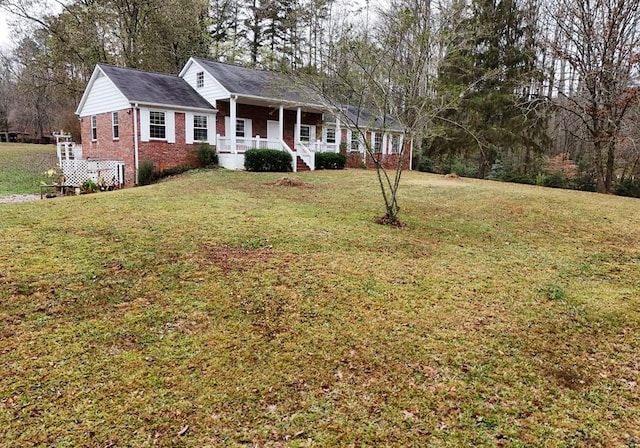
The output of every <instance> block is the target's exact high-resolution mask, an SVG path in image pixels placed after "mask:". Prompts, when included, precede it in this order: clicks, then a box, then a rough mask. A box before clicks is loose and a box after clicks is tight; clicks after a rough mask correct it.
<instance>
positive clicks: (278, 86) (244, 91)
mask: <svg viewBox="0 0 640 448" xmlns="http://www.w3.org/2000/svg"><path fill="white" fill-rule="evenodd" d="M192 60H193V61H195V62H196V63H198V64H199V65H200V66H201V67H202V68H203V69H204V70H206V71H207V72H208V73H209V74H210V75H211V76H212V77H213V78H215V79H216V80H217V81H218V82H219V83H220V84H221V85H222V86H223V87H224V88H225V89H226V90H227V91H228V92H229V93H230V94H235V95H240V96H247V97H256V98H264V99H273V100H278V101H286V102H291V103H301V104H313V105H321V104H322V103H321V102H319V101H318V99H317V98H316V97H315V96H314V95H313V91H312V89H310V88H309V89H306V88H304V87H300V86H299V83H298V82H296V80H294V79H293V78H291V77H290V76H287V75H285V74H281V73H276V72H269V71H266V70H256V69H252V68H246V67H239V66H236V65H230V64H225V63H222V62H214V61H209V60H206V59H201V58H195V57H194V58H192Z"/></svg>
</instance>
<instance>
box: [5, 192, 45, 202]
mask: <svg viewBox="0 0 640 448" xmlns="http://www.w3.org/2000/svg"><path fill="white" fill-rule="evenodd" d="M37 199H40V195H39V194H12V195H9V196H0V204H7V203H17V202H29V201H35V200H37Z"/></svg>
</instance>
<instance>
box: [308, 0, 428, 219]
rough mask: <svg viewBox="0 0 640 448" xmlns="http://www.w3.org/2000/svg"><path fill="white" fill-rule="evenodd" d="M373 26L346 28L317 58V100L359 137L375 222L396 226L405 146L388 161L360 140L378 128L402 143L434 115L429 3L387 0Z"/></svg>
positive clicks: (426, 0)
mask: <svg viewBox="0 0 640 448" xmlns="http://www.w3.org/2000/svg"><path fill="white" fill-rule="evenodd" d="M381 12H382V14H381V17H384V19H383V20H381V21H380V22H378V26H376V27H375V29H373V30H367V29H366V27H365V29H364V30H362V28H361V27H359V26H354V27H351V28H349V27H345V30H344V31H343V34H342V36H341V38H340V39H338V40H337V41H336V42H335V43H334V45H333V46H332V48H331V49H330V50H331V52H330V58H327V60H325V61H324V62H323V65H322V66H323V69H324V71H325V76H324V77H322V78H321V80H320V81H316V83H315V84H316V86H317V87H318V90H319V92H320V93H321V95H322V97H323V98H324V101H325V102H326V103H327V104H329V105H330V106H332V107H333V109H334V110H335V111H336V113H337V114H338V115H339V117H340V118H341V120H342V121H343V122H346V123H347V125H348V126H349V127H350V128H351V130H352V132H355V133H357V134H359V136H360V142H361V144H362V145H363V146H364V148H365V151H366V154H367V158H368V160H370V161H372V163H373V165H374V167H375V170H376V173H377V178H378V183H379V186H380V192H381V194H382V198H383V201H384V205H385V214H384V216H383V217H382V218H381V222H383V223H385V224H391V225H398V224H400V221H399V213H400V206H399V204H398V189H399V186H400V179H401V176H402V170H403V166H404V165H405V160H406V157H408V154H407V151H406V147H407V145H400V147H399V148H398V153H397V155H396V157H395V158H394V159H393V160H392V162H391V164H392V166H389V164H388V163H387V161H385V160H384V157H383V155H382V154H380V152H378V151H376V149H377V148H375V147H374V143H373V142H371V140H370V139H368V138H367V131H368V130H369V129H371V127H372V126H374V127H375V128H376V132H377V131H381V132H384V131H386V130H392V129H393V130H401V132H402V133H403V135H404V141H405V142H409V141H412V140H414V139H415V138H418V137H420V135H421V133H422V132H424V130H425V129H426V125H427V123H428V122H429V120H430V119H431V118H432V116H433V113H434V101H433V96H432V95H431V88H432V85H431V81H432V76H433V70H432V69H433V58H434V51H435V50H436V46H435V45H434V43H433V40H432V39H433V36H432V33H433V26H432V22H431V2H430V1H429V0H397V1H392V2H391V4H390V5H389V6H388V10H385V11H381Z"/></svg>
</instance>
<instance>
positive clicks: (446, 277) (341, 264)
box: [0, 170, 640, 447]
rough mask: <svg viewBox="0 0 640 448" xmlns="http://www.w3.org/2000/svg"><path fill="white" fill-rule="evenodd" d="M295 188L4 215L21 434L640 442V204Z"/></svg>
mask: <svg viewBox="0 0 640 448" xmlns="http://www.w3.org/2000/svg"><path fill="white" fill-rule="evenodd" d="M280 177H281V175H278V174H255V173H244V172H228V171H224V170H215V171H200V172H191V173H187V174H185V175H183V176H180V177H177V178H174V179H171V180H169V181H166V182H162V183H160V184H156V185H152V186H149V187H139V188H134V189H126V190H120V191H115V192H109V193H100V194H94V195H86V196H79V197H68V198H57V199H53V200H45V201H36V202H32V203H24V204H0V216H1V217H2V219H0V240H1V241H2V242H3V243H2V245H0V341H2V343H1V344H0V440H1V441H2V446H8V447H23V446H42V447H45V446H46V447H52V446H55V447H76V446H96V447H105V446H113V447H128V446H136V447H139V446H162V447H173V446H183V447H205V446H207V447H217V446H230V447H241V446H257V447H258V446H259V447H306V446H313V447H338V446H340V447H343V446H354V447H355V446H357V447H361V446H398V447H405V446H434V447H445V446H446V447H460V446H490V447H492V446H502V447H525V446H527V447H539V446H545V447H567V446H572V447H598V446H601V447H622V446H629V447H632V446H640V389H639V386H638V382H639V376H640V227H639V225H638V223H640V201H638V200H637V199H630V198H622V197H614V196H604V195H597V194H591V193H582V192H576V191H563V190H553V189H545V188H540V187H531V186H525V185H515V184H506V183H498V182H489V181H476V180H471V179H461V180H450V179H445V178H443V177H441V176H436V175H427V174H422V173H414V172H412V173H405V175H404V177H403V179H404V180H403V185H402V187H401V195H400V205H401V207H402V213H401V218H402V219H403V221H404V222H406V223H407V227H406V228H404V229H396V228H388V227H384V226H380V225H377V224H375V223H374V222H373V219H374V218H375V217H377V216H379V215H381V214H382V212H383V208H382V206H381V200H380V197H379V193H378V190H377V181H376V179H375V175H374V173H373V172H372V171H365V170H347V171H340V172H321V171H316V172H313V173H303V174H300V175H295V177H297V178H299V179H301V180H304V181H305V182H307V183H308V184H309V187H308V188H301V187H277V186H272V185H271V184H272V183H274V181H276V180H277V179H278V178H280Z"/></svg>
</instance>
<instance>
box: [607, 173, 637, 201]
mask: <svg viewBox="0 0 640 448" xmlns="http://www.w3.org/2000/svg"><path fill="white" fill-rule="evenodd" d="M613 193H614V194H617V195H618V196H629V197H632V198H640V178H637V179H633V178H631V177H627V178H626V179H623V180H622V181H620V182H619V183H617V184H616V186H615V187H614V188H613Z"/></svg>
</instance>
